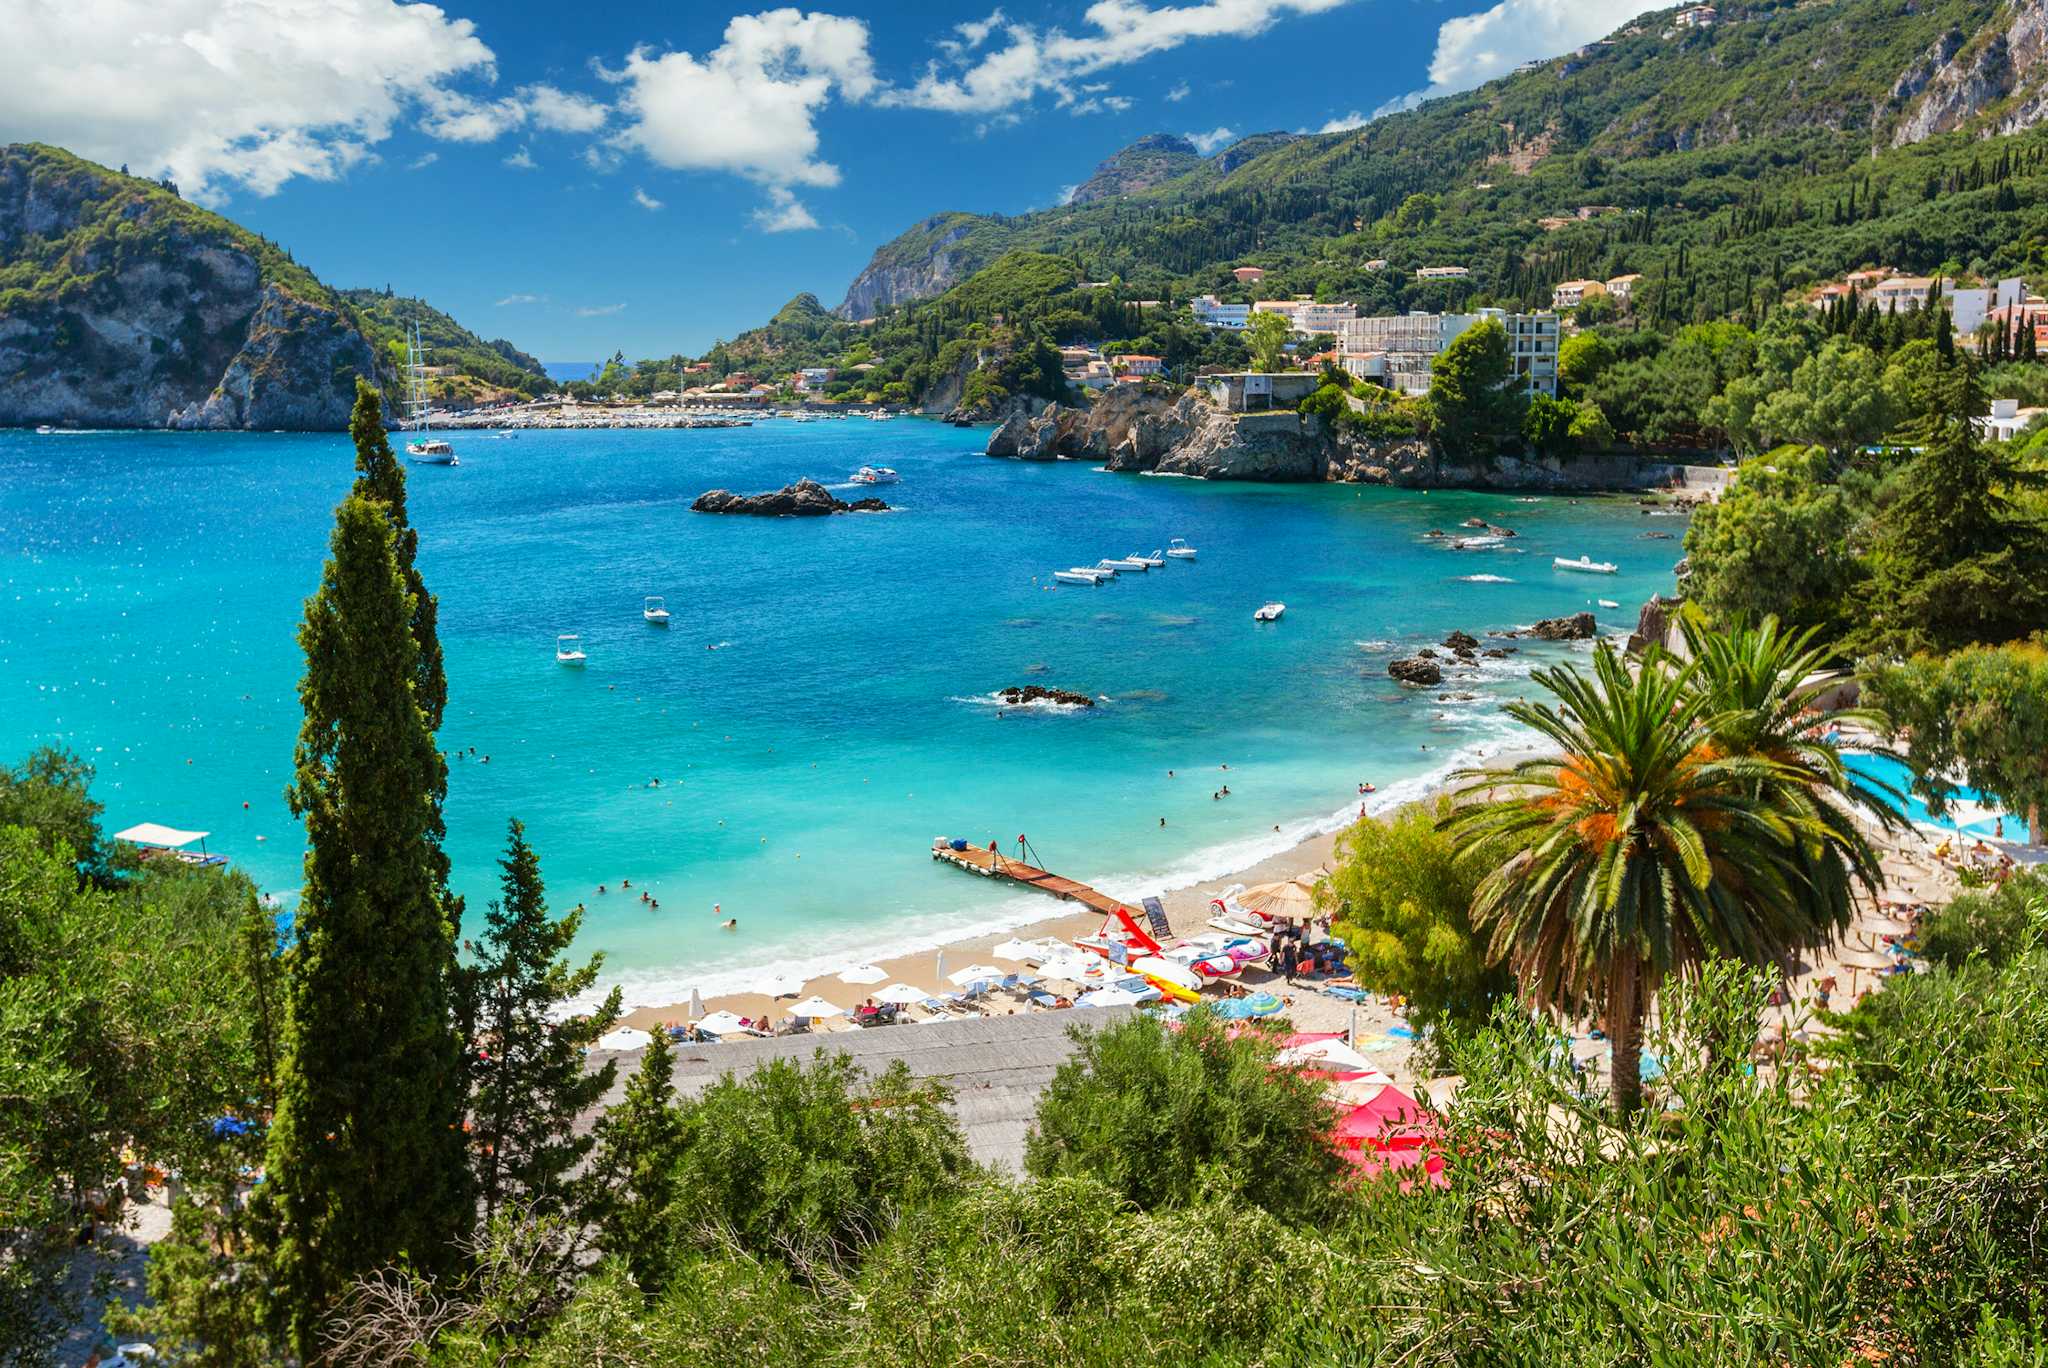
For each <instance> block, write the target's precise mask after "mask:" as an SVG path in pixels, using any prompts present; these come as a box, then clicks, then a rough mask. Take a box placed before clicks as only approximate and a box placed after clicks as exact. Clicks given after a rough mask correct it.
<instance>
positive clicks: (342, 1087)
mask: <svg viewBox="0 0 2048 1368" xmlns="http://www.w3.org/2000/svg"><path fill="white" fill-rule="evenodd" d="M417 608H418V605H417V603H416V601H415V600H414V597H413V595H411V594H410V593H408V592H407V591H406V580H405V574H404V571H403V569H402V568H401V566H400V564H399V559H398V553H397V535H396V530H395V528H394V526H393V522H392V518H391V514H390V511H389V507H388V505H385V504H383V503H381V502H378V501H375V500H372V499H369V498H366V497H363V496H362V495H360V494H351V495H350V496H349V497H348V498H347V499H345V500H344V501H343V502H342V504H341V506H340V507H339V508H338V509H337V510H336V511H335V526H334V539H333V549H332V555H331V556H330V557H329V559H328V561H327V566H326V569H325V571H324V572H323V574H322V576H321V583H320V589H319V591H318V592H317V593H316V594H314V596H313V597H312V598H311V599H309V600H308V601H307V603H306V620H305V624H304V626H303V627H301V628H300V631H299V644H300V646H301V647H302V648H303V649H304V651H305V653H306V673H305V677H304V679H303V680H301V682H300V685H299V698H300V702H301V703H302V705H303V707H304V709H305V722H304V724H303V726H302V727H301V729H300V732H299V743H298V749H297V756H296V760H297V774H296V777H295V779H294V782H293V783H292V785H291V787H290V788H289V789H288V790H287V795H286V796H287V797H288V799H289V800H290V803H291V807H292V811H293V813H294V815H296V816H299V817H301V818H303V819H304V821H305V823H306V837H307V847H308V848H307V852H306V863H305V885H304V888H303V890H302V891H301V893H300V900H299V909H298V914H297V918H296V921H295V926H294V947H293V952H292V966H291V981H290V983H289V985H288V987H287V990H286V994H285V1016H284V1033H283V1041H282V1046H281V1048H280V1051H279V1059H278V1077H277V1098H278V1100H277V1113H276V1117H275V1119H274V1121H273V1123H272V1126H271V1132H270V1136H269V1146H268V1154H267V1163H268V1169H269V1181H268V1182H266V1183H265V1184H264V1185H263V1187H262V1189H260V1191H261V1192H262V1194H263V1200H264V1206H265V1213H264V1216H265V1224H266V1226H267V1228H268V1236H269V1242H270V1251H269V1252H270V1258H271V1265H272V1285H273V1290H274V1293H275V1295H276V1299H277V1300H276V1303H275V1305H276V1309H277V1312H278V1315H279V1319H280V1320H281V1322H282V1323H283V1327H284V1329H285V1330H286V1332H287V1333H288V1335H289V1337H290V1339H291V1341H292V1342H293V1343H294V1344H295V1345H296V1346H297V1348H298V1350H299V1353H300V1354H301V1356H302V1357H306V1358H311V1357H312V1356H313V1354H314V1352H315V1351H316V1349H317V1347H318V1343H319V1334H320V1328H321V1322H322V1319H323V1317H324V1315H325V1314H326V1312H327V1309H328V1308H329V1307H330V1306H331V1305H332V1304H333V1302H334V1300H335V1298H336V1297H338V1296H339V1295H340V1294H341V1293H342V1292H343V1291H344V1289H345V1288H346V1286H347V1285H348V1283H349V1281H350V1280H351V1279H353V1278H355V1277H358V1276H360V1275H362V1274H365V1273H368V1272H370V1271H371V1270H373V1269H376V1268H380V1267H382V1266H384V1265H387V1264H390V1263H393V1262H395V1261H397V1260H399V1259H401V1258H403V1259H404V1260H406V1261H407V1262H408V1263H409V1264H410V1265H411V1266H412V1268H414V1269H415V1270H416V1271H418V1272H421V1273H424V1274H428V1275H430V1276H431V1275H433V1274H435V1273H438V1272H440V1271H443V1270H445V1269H446V1268H448V1267H449V1266H450V1265H451V1264H452V1263H453V1262H454V1261H455V1260H456V1258H457V1257H458V1255H457V1250H456V1247H455V1242H456V1241H457V1240H458V1239H459V1238H461V1237H462V1236H464V1235H465V1234H467V1233H468V1231H469V1229H470V1226H471V1221H472V1217H473V1213H474V1203H473V1202H472V1201H471V1199H470V1195H469V1170H468V1164H467V1162H466V1156H465V1154H464V1144H463V1135H462V1129H461V1121H462V1061H461V1042H460V1040H459V1038H458V1037H457V1035H456V1033H455V1022H454V1015H453V1013H452V1011H451V1010H450V1008H451V1003H450V987H451V980H452V977H453V974H454V971H455V928H454V924H453V922H452V921H451V919H450V917H449V909H448V905H447V901H446V899H445V897H444V895H443V893H442V883H441V879H440V877H439V874H438V867H439V861H438V858H437V857H438V851H437V850H436V849H435V846H434V841H433V836H432V832H433V830H434V826H435V821H436V818H437V811H436V809H437V804H436V792H435V785H434V783H433V776H434V775H435V774H436V773H437V767H438V765H439V764H440V757H439V755H438V754H437V752H436V751H435V749H434V736H433V731H432V728H431V727H430V726H429V725H428V722H427V716H426V713H425V712H424V711H423V709H422V708H421V705H420V701H419V686H418V678H419V669H420V664H419V655H420V652H419V647H418V646H417V644H416V643H415V641H414V638H413V633H412V625H413V623H414V622H415V621H416V620H417V617H418V612H417Z"/></svg>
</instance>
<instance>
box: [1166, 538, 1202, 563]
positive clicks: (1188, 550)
mask: <svg viewBox="0 0 2048 1368" xmlns="http://www.w3.org/2000/svg"><path fill="white" fill-rule="evenodd" d="M1166 554H1167V555H1169V556H1172V557H1174V558H1175V559H1177V560H1193V559H1194V558H1195V548H1194V547H1192V546H1189V545H1188V543H1187V539H1186V538H1184V537H1175V538H1174V539H1173V540H1172V541H1170V542H1168V543H1167V544H1166Z"/></svg>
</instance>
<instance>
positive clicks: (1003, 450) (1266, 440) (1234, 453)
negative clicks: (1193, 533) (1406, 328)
mask: <svg viewBox="0 0 2048 1368" xmlns="http://www.w3.org/2000/svg"><path fill="white" fill-rule="evenodd" d="M988 454H989V455H991V456H996V457H1003V458H1007V459H1010V460H1020V461H1052V460H1058V459H1061V458H1066V459H1069V460H1088V461H1100V462H1102V463H1103V465H1104V466H1106V467H1107V468H1108V469H1110V470H1117V471H1132V472H1139V473H1146V472H1149V473H1155V474H1160V475H1186V476H1190V477H1192V478H1195V479H1203V480H1246V481H1253V482H1258V483H1266V484H1303V483H1314V482H1318V481H1326V480H1327V481H1338V482H1343V483H1350V484H1384V485H1394V486H1398V487H1401V488H1410V489H1450V488H1463V489H1634V488H1646V487H1650V486H1652V485H1661V484H1663V483H1664V482H1665V481H1667V480H1668V479H1669V478H1670V476H1671V474H1672V473H1673V469H1674V468H1673V467H1670V466H1666V465H1662V464H1658V463H1650V462H1643V461H1638V460H1635V459H1633V458H1629V457H1612V458H1607V457H1598V456H1580V457H1575V458H1573V459H1571V460H1555V459H1547V458H1536V457H1527V456H1513V455H1508V456H1497V457H1494V458H1493V459H1492V460H1488V461H1475V462H1469V463H1458V462H1452V461H1447V460H1445V459H1444V458H1443V456H1442V454H1441V453H1440V452H1439V451H1438V450H1437V449H1436V448H1435V446H1434V445H1433V444H1432V443H1430V442H1428V441H1426V440H1424V439H1422V438H1405V439H1399V440H1394V441H1367V440H1365V439H1363V438H1360V437H1358V436H1357V435H1356V434H1354V433H1351V432H1336V433H1333V432H1331V431H1330V430H1329V429H1328V428H1327V427H1326V426H1325V425H1324V423H1323V422H1322V420H1321V419H1320V418H1317V417H1315V416H1313V415H1310V416H1303V415H1301V414H1298V413H1293V412H1288V411H1284V410H1282V411H1278V412H1271V413H1228V412H1225V411H1224V410H1222V409H1219V408H1217V407H1216V406H1215V405H1213V404H1211V403H1210V402H1209V400H1208V399H1207V398H1206V397H1205V396H1203V395H1202V394H1201V393H1200V392H1199V391H1194V390H1190V391H1187V392H1185V393H1183V394H1179V395H1173V394H1171V393H1168V392H1166V391H1165V390H1163V389H1159V388H1146V387H1141V386H1137V385H1119V386H1117V387H1116V388H1114V389H1111V390H1108V391H1106V392H1104V393H1103V394H1102V395H1101V396H1100V397H1099V398H1097V399H1096V400H1095V402H1094V403H1093V404H1091V405H1087V406H1075V405H1068V404H1053V405H1049V406H1047V407H1045V408H1043V409H1041V410H1038V411H1036V412H1018V413H1014V414H1012V415H1011V416H1010V417H1009V418H1008V419H1007V420H1006V421H1005V422H1004V423H1003V425H1002V426H1001V427H999V428H997V429H996V431H995V433H994V434H993V435H991V436H990V438H989V443H988Z"/></svg>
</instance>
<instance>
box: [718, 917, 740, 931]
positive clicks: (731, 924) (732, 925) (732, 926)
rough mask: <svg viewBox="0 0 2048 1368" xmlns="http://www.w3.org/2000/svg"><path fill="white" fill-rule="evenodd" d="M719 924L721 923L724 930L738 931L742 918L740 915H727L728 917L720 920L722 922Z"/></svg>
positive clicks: (720, 925)
mask: <svg viewBox="0 0 2048 1368" xmlns="http://www.w3.org/2000/svg"><path fill="white" fill-rule="evenodd" d="M718 925H719V927H720V929H722V930H726V931H737V930H739V928H740V919H739V918H738V917H727V918H726V919H725V920H724V921H722V922H720V923H719V924H718Z"/></svg>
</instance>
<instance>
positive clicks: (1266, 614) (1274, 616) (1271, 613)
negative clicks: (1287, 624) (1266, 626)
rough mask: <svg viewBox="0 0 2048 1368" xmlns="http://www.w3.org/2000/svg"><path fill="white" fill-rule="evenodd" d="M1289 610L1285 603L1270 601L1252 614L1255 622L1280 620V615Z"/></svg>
mask: <svg viewBox="0 0 2048 1368" xmlns="http://www.w3.org/2000/svg"><path fill="white" fill-rule="evenodd" d="M1286 611H1287V605H1286V604H1284V603H1269V604H1267V605H1265V606H1264V607H1263V608H1261V609H1259V610H1258V611H1257V612H1256V613H1253V614H1252V621H1253V622H1278V621H1279V620H1280V615H1281V614H1282V613H1284V612H1286Z"/></svg>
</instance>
